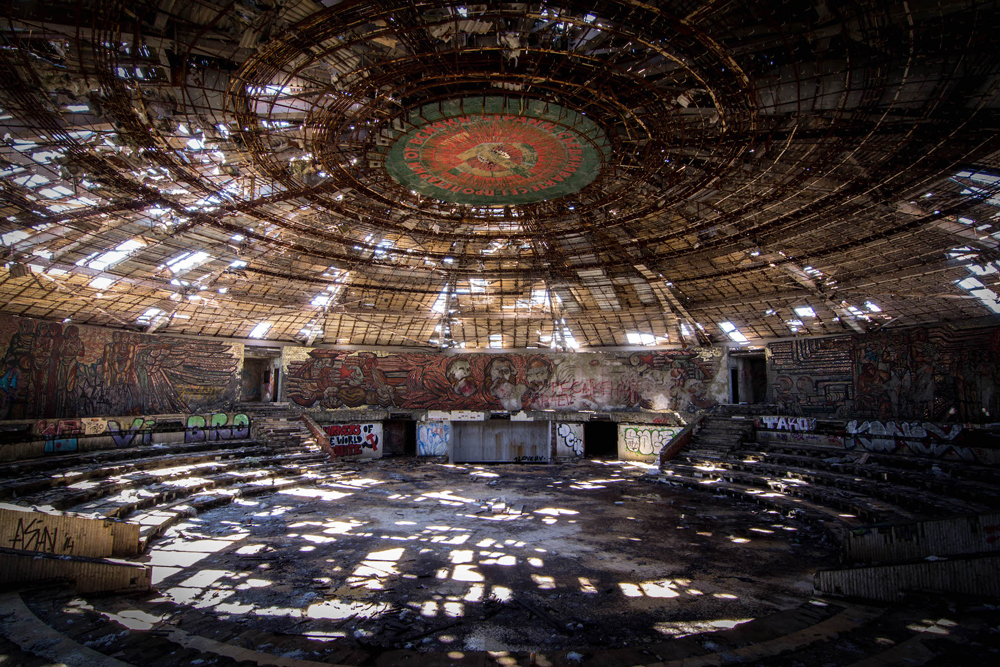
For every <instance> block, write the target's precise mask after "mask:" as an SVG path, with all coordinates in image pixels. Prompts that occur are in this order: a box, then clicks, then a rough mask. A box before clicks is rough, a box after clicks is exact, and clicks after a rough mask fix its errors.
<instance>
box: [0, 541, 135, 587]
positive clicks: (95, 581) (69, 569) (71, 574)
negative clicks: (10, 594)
mask: <svg viewBox="0 0 1000 667" xmlns="http://www.w3.org/2000/svg"><path fill="white" fill-rule="evenodd" d="M152 572H153V568H152V567H150V566H148V565H141V564H139V563H127V562H124V561H113V560H109V559H94V558H79V557H72V556H55V555H51V554H42V553H25V552H17V551H13V550H11V549H6V548H2V547H0V584H12V583H20V582H30V581H45V580H50V579H64V580H67V581H71V582H73V587H74V588H75V589H76V590H77V592H79V593H95V592H99V591H148V590H149V589H150V588H151V587H152Z"/></svg>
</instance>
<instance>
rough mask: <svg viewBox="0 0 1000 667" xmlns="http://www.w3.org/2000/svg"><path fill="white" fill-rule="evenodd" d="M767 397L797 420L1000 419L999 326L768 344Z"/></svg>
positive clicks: (919, 329) (938, 328)
mask: <svg viewBox="0 0 1000 667" xmlns="http://www.w3.org/2000/svg"><path fill="white" fill-rule="evenodd" d="M767 358H768V382H769V384H770V394H769V400H770V402H772V403H776V404H777V405H779V406H780V407H781V408H782V411H783V412H786V413H788V414H791V415H800V416H827V417H839V418H845V419H848V418H852V417H862V418H864V419H874V420H883V421H892V420H910V421H921V422H922V421H925V420H926V421H955V422H972V423H986V422H994V421H998V416H1000V391H998V388H1000V327H977V328H957V327H954V326H951V325H940V326H932V327H911V328H907V329H892V330H885V331H878V332H872V333H868V334H863V335H857V336H851V337H843V338H826V339H820V340H801V341H790V342H780V343H771V344H770V345H768V346H767Z"/></svg>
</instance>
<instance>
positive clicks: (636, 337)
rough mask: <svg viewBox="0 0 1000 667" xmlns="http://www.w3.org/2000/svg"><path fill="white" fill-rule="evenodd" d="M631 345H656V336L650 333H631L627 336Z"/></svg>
mask: <svg viewBox="0 0 1000 667" xmlns="http://www.w3.org/2000/svg"><path fill="white" fill-rule="evenodd" d="M625 338H626V340H628V344H629V345H656V336H654V335H653V334H650V333H642V332H639V331H629V332H627V333H626V334H625Z"/></svg>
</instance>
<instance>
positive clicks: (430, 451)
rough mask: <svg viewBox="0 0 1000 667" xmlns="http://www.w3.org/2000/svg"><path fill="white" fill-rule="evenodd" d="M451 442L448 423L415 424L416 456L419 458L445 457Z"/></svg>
mask: <svg viewBox="0 0 1000 667" xmlns="http://www.w3.org/2000/svg"><path fill="white" fill-rule="evenodd" d="M450 440H451V424H450V423H449V422H420V423H419V424H417V454H418V455H419V456H447V455H448V442H449V441H450Z"/></svg>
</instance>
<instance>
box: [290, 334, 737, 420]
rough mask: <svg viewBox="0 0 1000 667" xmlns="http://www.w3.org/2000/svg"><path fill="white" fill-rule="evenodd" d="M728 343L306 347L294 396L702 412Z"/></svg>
mask: <svg viewBox="0 0 1000 667" xmlns="http://www.w3.org/2000/svg"><path fill="white" fill-rule="evenodd" d="M721 361H722V353H721V351H720V350H710V349H709V350H696V351H690V350H677V351H657V352H650V353H634V354H630V355H629V354H626V355H596V354H552V355H546V354H478V353H474V354H461V355H442V354H431V353H401V354H395V353H391V354H381V355H376V354H375V353H373V352H359V353H348V352H342V351H336V350H325V349H313V350H309V351H305V352H304V353H303V358H302V359H293V360H289V361H288V362H287V368H286V370H287V375H286V391H287V398H288V400H289V401H291V402H293V403H296V404H298V405H300V406H303V407H307V408H326V409H335V408H342V407H360V406H379V407H397V408H406V409H422V408H426V409H441V410H506V411H509V412H515V411H518V410H581V409H583V410H590V409H602V410H603V409H623V410H635V409H643V408H647V409H648V408H652V409H673V410H679V411H693V410H698V409H704V408H708V407H711V406H713V405H715V404H716V403H718V402H719V400H720V398H721V396H724V394H725V378H724V374H723V373H721V367H722V364H721Z"/></svg>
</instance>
